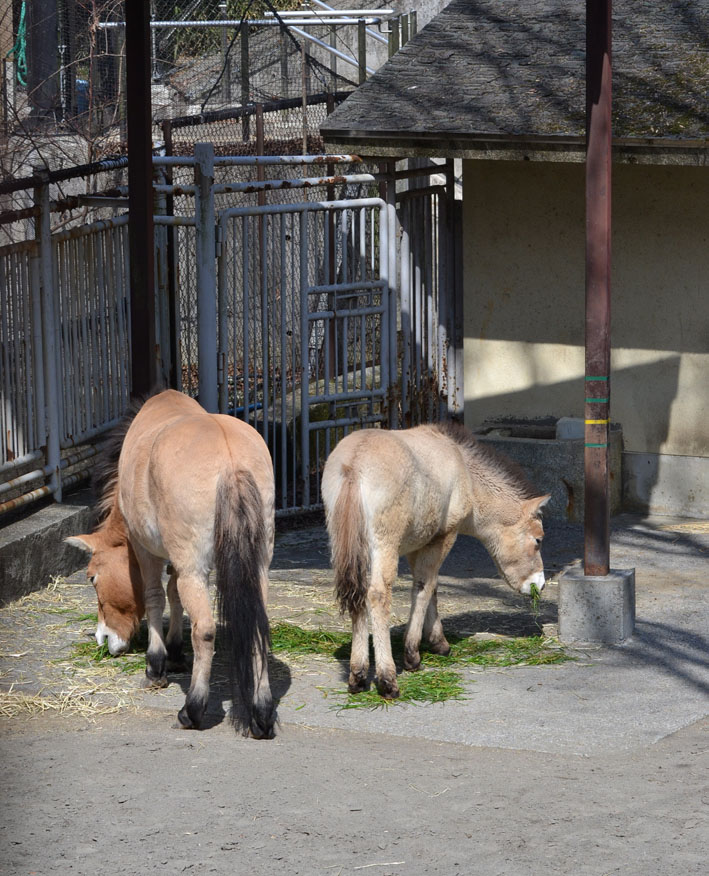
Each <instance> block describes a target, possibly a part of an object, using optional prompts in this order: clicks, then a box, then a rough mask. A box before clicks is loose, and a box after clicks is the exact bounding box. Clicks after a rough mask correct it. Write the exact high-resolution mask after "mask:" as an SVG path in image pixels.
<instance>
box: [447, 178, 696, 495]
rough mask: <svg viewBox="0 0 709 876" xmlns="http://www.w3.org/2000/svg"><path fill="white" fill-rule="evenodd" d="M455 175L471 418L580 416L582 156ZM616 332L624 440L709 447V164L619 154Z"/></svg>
mask: <svg viewBox="0 0 709 876" xmlns="http://www.w3.org/2000/svg"><path fill="white" fill-rule="evenodd" d="M463 187H464V190H463V209H464V231H463V234H464V278H465V280H464V282H465V399H466V405H465V420H466V423H467V424H468V425H471V426H474V425H477V424H479V423H480V422H482V421H483V420H486V419H490V418H496V417H502V416H522V417H540V416H544V415H554V416H577V417H578V416H583V402H584V381H583V376H584V348H583V343H584V258H585V253H584V168H583V165H579V164H552V163H534V162H516V161H514V162H513V161H508V162H506V161H496V162H493V161H466V162H464V167H463ZM612 344H613V357H612V366H613V374H612V394H611V418H612V419H613V421H615V422H620V423H621V425H622V427H623V437H624V441H625V449H626V451H629V452H630V453H637V454H665V455H673V456H687V457H703V458H705V459H706V458H709V169H705V168H684V167H671V166H662V167H639V166H632V165H614V168H613V270H612ZM700 465H701V464H700ZM705 470H706V471H707V474H708V475H709V469H705ZM705 494H706V489H705Z"/></svg>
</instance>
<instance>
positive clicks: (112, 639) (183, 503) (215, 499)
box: [67, 390, 275, 739]
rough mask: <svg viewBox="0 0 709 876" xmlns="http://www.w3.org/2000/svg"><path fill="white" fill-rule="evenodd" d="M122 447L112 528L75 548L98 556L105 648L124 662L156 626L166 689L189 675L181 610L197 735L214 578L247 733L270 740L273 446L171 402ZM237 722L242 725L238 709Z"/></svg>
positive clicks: (157, 658)
mask: <svg viewBox="0 0 709 876" xmlns="http://www.w3.org/2000/svg"><path fill="white" fill-rule="evenodd" d="M126 428H127V430H126ZM114 443H117V444H118V445H119V446H120V454H119V455H118V459H117V464H113V465H112V464H110V463H109V465H108V468H109V470H108V471H106V472H104V479H105V481H106V486H105V489H104V492H103V496H102V498H101V509H102V510H103V513H104V514H105V518H104V520H103V522H102V523H101V524H100V526H99V527H98V529H97V530H96V531H95V532H93V533H92V534H90V535H78V536H73V537H70V538H68V539H67V541H68V542H70V543H72V544H74V545H76V546H77V547H80V548H82V549H83V550H86V551H89V552H90V553H91V560H90V562H89V566H88V576H89V578H90V580H91V581H92V583H93V585H94V587H95V588H96V594H97V597H98V620H99V622H98V627H97V630H96V640H97V642H98V643H99V644H103V642H104V641H107V642H108V648H109V651H110V652H111V654H113V655H114V656H115V655H117V654H121V653H123V652H124V651H126V650H127V648H128V646H129V644H130V639H131V636H132V635H133V634H134V633H135V631H136V630H137V628H138V625H139V624H140V620H141V618H142V617H143V614H144V613H145V614H147V620H148V636H149V639H148V650H147V654H146V670H145V671H146V684H147V685H148V686H152V687H164V686H165V685H166V684H167V676H166V670H167V669H168V668H170V669H171V670H172V669H176V668H181V666H182V665H183V664H182V611H183V607H184V609H185V610H186V612H187V614H188V616H189V619H190V622H191V628H192V629H191V633H192V646H193V650H194V664H193V670H192V678H191V682H190V687H189V691H188V693H187V697H186V700H185V704H184V706H183V707H182V709H181V710H180V712H179V714H178V719H179V722H180V725H181V726H182V727H185V728H192V727H194V728H199V727H200V725H201V723H202V720H203V717H204V713H205V710H206V708H207V701H208V699H209V677H210V673H211V666H212V658H213V655H214V639H215V634H216V624H215V621H214V617H213V615H212V609H211V605H210V600H209V594H208V590H207V576H208V574H209V570H210V568H212V567H215V568H216V581H217V596H218V609H219V617H220V622H221V624H222V626H223V629H224V632H225V634H226V640H227V641H226V644H227V652H228V658H229V661H230V669H231V680H232V694H233V696H234V702H235V703H236V696H237V693H238V692H240V694H241V699H242V701H243V704H244V707H245V709H246V712H247V719H246V730H247V731H250V732H251V734H252V735H253V736H255V737H256V738H269V739H270V738H272V737H273V725H274V723H275V710H274V706H273V699H272V697H271V689H270V686H269V681H268V666H267V657H268V649H269V641H270V640H269V627H268V618H267V616H266V599H267V591H268V567H269V565H270V562H271V558H272V556H273V538H274V526H275V518H274V500H275V490H274V479H273V467H272V464H271V458H270V455H269V452H268V448H267V446H266V444H265V442H264V441H263V439H262V438H261V436H260V435H259V434H258V432H257V431H256V430H255V429H253V428H252V427H251V426H249V425H248V424H247V423H244V422H243V421H241V420H237V419H235V418H233V417H227V416H223V415H219V414H208V413H207V412H206V411H205V410H204V409H203V408H201V407H200V406H199V404H198V403H197V402H196V401H194V400H193V399H191V398H189V397H188V396H186V395H183V394H182V393H179V392H175V391H174V390H166V391H165V392H161V393H159V394H157V395H154V396H152V397H151V398H149V399H148V400H147V401H146V402H145V404H144V405H143V406H142V407H141V408H140V409H139V410H138V412H137V414H136V415H135V417H134V418H133V419H132V420H130V421H128V422H127V423H126V425H125V426H124V428H123V429H122V430H121V431H120V433H119V435H118V436H117V437H116V438H115V439H114ZM114 463H115V460H114ZM166 560H169V562H170V567H171V570H170V572H171V573H170V579H169V582H168V585H167V595H168V599H169V602H170V624H169V630H168V634H167V645H166V644H165V640H164V639H163V628H162V623H163V611H164V608H165V591H164V589H163V586H162V571H163V567H164V564H165V561H166ZM232 720H233V723H234V725H235V726H238V725H239V723H240V720H239V718H238V716H237V713H236V706H234V708H232Z"/></svg>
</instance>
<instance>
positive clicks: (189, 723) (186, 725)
mask: <svg viewBox="0 0 709 876" xmlns="http://www.w3.org/2000/svg"><path fill="white" fill-rule="evenodd" d="M195 717H196V716H195ZM177 720H178V721H179V722H180V727H181V728H182V729H183V730H199V725H200V723H201V717H200V720H199V721H196V720H195V719H194V718H191V717H190V713H189V710H188V709H187V704H186V703H185V705H184V706H183V707H182V708H181V709H180V711H179V712H178V713H177Z"/></svg>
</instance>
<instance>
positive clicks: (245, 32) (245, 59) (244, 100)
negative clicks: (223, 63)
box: [241, 21, 251, 143]
mask: <svg viewBox="0 0 709 876" xmlns="http://www.w3.org/2000/svg"><path fill="white" fill-rule="evenodd" d="M250 99H251V83H250V82H249V23H248V21H242V22H241V106H242V107H243V108H245V107H246V106H248V104H249V101H250ZM250 137H251V134H250V131H249V116H248V115H244V116H243V117H242V120H241V139H242V140H243V141H244V142H245V143H246V142H247V140H249V139H250Z"/></svg>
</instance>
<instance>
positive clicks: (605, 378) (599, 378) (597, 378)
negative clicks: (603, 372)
mask: <svg viewBox="0 0 709 876" xmlns="http://www.w3.org/2000/svg"><path fill="white" fill-rule="evenodd" d="M585 379H586V380H608V378H607V377H586V378H585Z"/></svg>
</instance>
